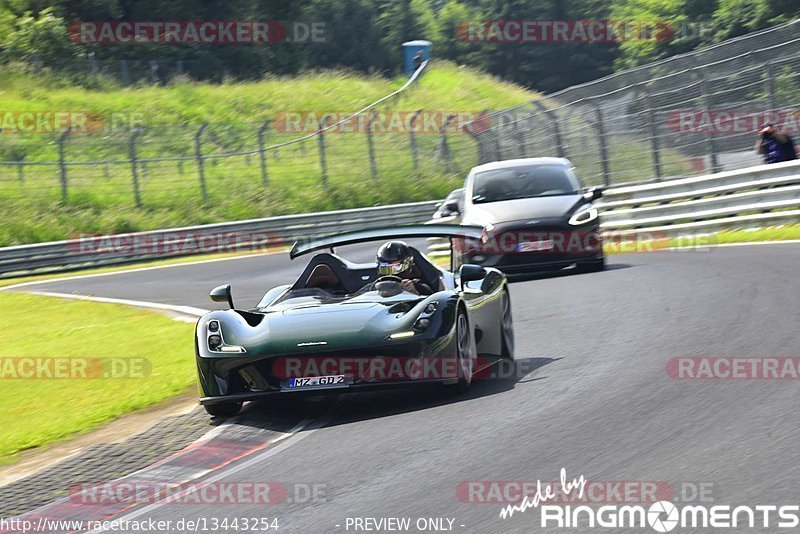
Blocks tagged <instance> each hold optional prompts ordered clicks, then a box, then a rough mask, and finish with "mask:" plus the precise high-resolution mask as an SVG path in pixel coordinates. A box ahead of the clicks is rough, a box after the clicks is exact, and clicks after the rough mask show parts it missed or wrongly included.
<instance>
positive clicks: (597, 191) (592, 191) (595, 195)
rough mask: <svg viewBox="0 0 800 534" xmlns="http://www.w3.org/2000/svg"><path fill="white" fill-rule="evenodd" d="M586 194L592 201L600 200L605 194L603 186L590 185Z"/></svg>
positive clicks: (587, 198)
mask: <svg viewBox="0 0 800 534" xmlns="http://www.w3.org/2000/svg"><path fill="white" fill-rule="evenodd" d="M584 196H585V197H586V200H588V201H590V202H591V201H594V200H598V199H600V198H602V196H603V188H602V187H600V186H595V187H590V188H589V190H588V191H587V192H586V195H584Z"/></svg>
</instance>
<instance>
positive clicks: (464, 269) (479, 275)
mask: <svg viewBox="0 0 800 534" xmlns="http://www.w3.org/2000/svg"><path fill="white" fill-rule="evenodd" d="M459 278H460V279H461V285H462V286H464V284H466V283H467V282H474V281H476V280H483V279H484V278H486V269H484V268H483V267H481V266H480V265H474V264H472V263H465V264H464V265H462V266H461V270H460V271H459Z"/></svg>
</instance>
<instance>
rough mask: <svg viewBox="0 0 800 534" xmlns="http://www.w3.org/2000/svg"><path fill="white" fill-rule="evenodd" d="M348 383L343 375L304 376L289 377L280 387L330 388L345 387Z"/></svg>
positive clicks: (296, 388)
mask: <svg viewBox="0 0 800 534" xmlns="http://www.w3.org/2000/svg"><path fill="white" fill-rule="evenodd" d="M349 385H350V384H348V382H347V377H346V376H345V375H328V376H309V377H306V378H290V379H289V380H286V381H284V382H283V384H281V386H282V387H281V389H289V390H298V389H330V388H346V387H348V386H349Z"/></svg>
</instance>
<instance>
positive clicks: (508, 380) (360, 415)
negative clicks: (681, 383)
mask: <svg viewBox="0 0 800 534" xmlns="http://www.w3.org/2000/svg"><path fill="white" fill-rule="evenodd" d="M560 359H561V358H517V359H516V360H515V362H513V364H512V363H511V362H508V361H507V360H506V361H502V360H501V361H499V362H498V363H497V364H495V365H494V366H492V367H491V368H489V369H487V370H485V371H483V372H479V373H477V374H476V376H475V378H474V379H473V382H472V387H471V388H470V389H469V390H468V391H467V392H466V393H463V394H460V395H459V394H455V393H453V391H452V390H451V389H450V388H449V387H447V386H442V385H439V384H420V385H416V386H408V387H403V388H392V389H385V390H374V391H363V392H358V393H338V394H337V393H332V394H326V395H318V396H305V395H302V396H301V395H292V394H284V395H276V396H275V397H272V398H270V399H267V400H264V401H257V402H251V403H249V404H247V405H246V406H245V409H244V411H243V415H242V416H241V419H240V420H239V421H238V422H237V423H236V424H237V425H244V426H250V427H256V428H263V429H268V430H277V431H281V432H285V431H287V430H288V429H289V428H291V427H292V426H294V425H295V424H297V423H299V422H300V421H302V420H304V419H320V418H322V417H325V416H330V415H333V416H334V417H332V419H331V422H330V423H328V425H327V426H336V425H341V424H347V423H351V422H356V421H361V420H365V419H377V418H381V417H388V416H392V415H396V414H400V413H408V412H414V411H418V410H426V409H429V408H433V407H437V406H444V405H447V404H452V403H457V402H461V401H465V400H471V399H479V398H481V397H487V396H490V395H496V394H498V393H502V392H504V391H509V390H512V389H514V387H515V386H516V385H517V384H525V383H530V382H535V381H537V380H544V379H545V378H546V377H531V376H530V375H531V373H533V372H534V371H537V370H539V369H541V368H542V367H544V366H546V365H549V364H550V363H553V362H555V361H558V360H560Z"/></svg>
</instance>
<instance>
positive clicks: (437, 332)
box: [195, 225, 514, 416]
mask: <svg viewBox="0 0 800 534" xmlns="http://www.w3.org/2000/svg"><path fill="white" fill-rule="evenodd" d="M482 232H483V228H480V227H469V226H455V225H419V226H400V227H396V228H385V229H378V230H364V231H357V232H349V233H345V234H339V235H335V236H329V237H324V238H321V239H318V240H314V241H310V242H307V243H302V244H301V243H295V245H294V247H293V248H292V250H291V252H290V257H291V258H292V259H294V258H297V257H299V256H302V255H305V254H308V253H311V252H317V253H316V254H315V255H314V256H313V257H312V258H311V260H310V261H309V263H308V266H307V267H306V268H305V270H304V271H303V272H302V274H301V275H300V276H299V277H298V278H297V280H296V281H295V282H294V283H293V284H291V285H285V286H279V287H276V288H274V289H272V290H270V291H268V292H267V293H266V295H264V297H263V298H262V299H261V301H260V302H259V304H258V305H257V306H256V307H255V308H253V309H250V310H239V309H235V308H234V306H233V301H232V298H231V292H230V286H229V285H224V286H220V287H218V288H216V289H214V290H213V291H212V292H211V298H212V300H215V301H222V302H228V303H229V306H230V308H231V309H229V310H218V311H213V312H210V313H208V314H206V315H204V316H203V317H202V318H201V319H200V320H199V322H198V323H197V330H196V336H195V345H196V356H197V370H198V376H199V387H200V395H201V396H200V403H201V404H203V405H204V406H205V408H206V410H207V411H208V413H209V414H211V415H212V416H229V415H233V414H235V413H237V412H238V411H239V410H240V409H241V407H242V403H243V402H244V401H250V400H255V399H261V398H264V397H268V396H270V395H275V394H297V393H300V392H313V393H320V392H327V391H328V390H335V391H340V392H342V391H354V390H358V389H365V388H373V387H387V386H393V385H410V384H419V383H430V382H437V383H442V384H446V385H449V386H450V387H452V389H454V390H455V391H463V390H465V389H466V388H468V387H469V385H470V383H471V382H472V377H473V374H474V373H475V372H477V371H478V370H479V369H478V368H479V367H481V366H482V365H483V364H482V362H492V361H497V360H496V359H494V360H492V359H491V358H483V356H492V357H500V358H509V359H513V350H514V339H513V338H514V334H513V323H512V318H511V301H510V298H509V293H508V284H507V280H506V277H505V275H504V274H503V273H502V272H500V271H498V270H497V269H492V268H484V267H480V266H477V265H457V263H458V260H457V257H458V254H452V255H451V258H453V259H451V264H450V268H449V269H442V268H440V267H438V266H437V265H435V264H434V263H433V262H432V261H431V260H430V259H429V258H427V257H426V256H425V255H424V254H422V253H421V252H420V251H419V250H418V249H416V248H414V247H409V249H410V250H411V254H412V255H413V272H412V276H413V278H414V279H415V280H417V282H422V283H423V284H424V285H425V287H429V288H432V293H431V294H429V295H425V294H421V295H420V294H417V292H416V291H409V289H407V288H408V285H407V284H403V283H402V282H403V281H402V280H401V279H399V278H398V277H395V276H380V275H379V273H378V268H377V264H376V263H370V264H356V263H351V262H349V261H347V260H345V259H344V258H342V257H340V256H338V255H336V253H335V249H334V247H337V246H343V245H350V244H355V243H363V242H368V241H377V240H388V239H397V238H421V237H447V238H450V241H451V243H453V242H457V241H458V240H463V239H480V238H481V237H482V235H483V234H482ZM323 250H330V251H329V252H328V251H324V252H323ZM479 355H480V356H481V358H480V359H479V358H478V356H479Z"/></svg>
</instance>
